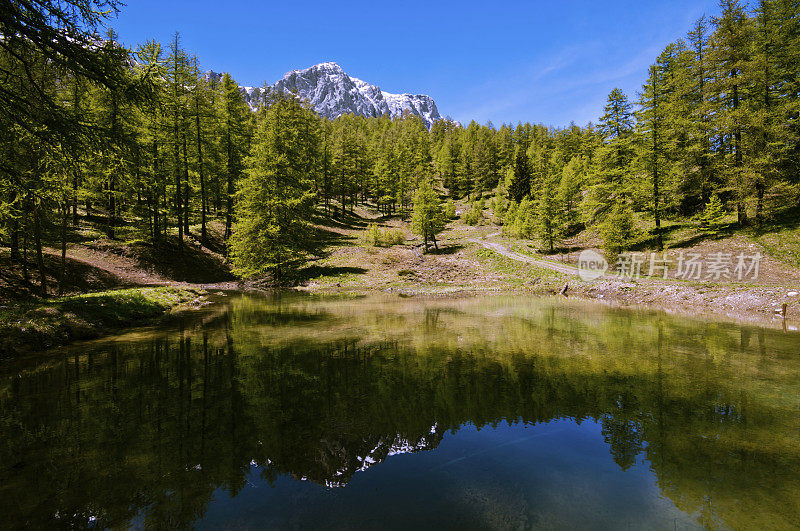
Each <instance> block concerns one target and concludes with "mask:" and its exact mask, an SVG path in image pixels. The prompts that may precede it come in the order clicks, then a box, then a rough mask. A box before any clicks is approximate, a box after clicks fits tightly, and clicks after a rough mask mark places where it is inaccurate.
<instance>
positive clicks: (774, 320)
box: [253, 279, 800, 331]
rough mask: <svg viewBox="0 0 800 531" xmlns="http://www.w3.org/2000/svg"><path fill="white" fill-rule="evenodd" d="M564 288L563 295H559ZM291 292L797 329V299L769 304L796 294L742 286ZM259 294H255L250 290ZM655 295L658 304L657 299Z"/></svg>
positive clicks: (603, 284) (577, 284) (600, 284)
mask: <svg viewBox="0 0 800 531" xmlns="http://www.w3.org/2000/svg"><path fill="white" fill-rule="evenodd" d="M564 284H568V286H569V287H568V290H567V294H566V295H561V294H560V291H561V289H562V287H563V285H564ZM294 289H295V290H296V291H300V292H303V293H308V294H312V295H322V296H333V295H346V294H347V295H360V294H363V295H367V294H375V293H385V294H394V295H397V296H399V297H403V298H456V297H479V296H503V295H513V296H525V295H528V296H535V297H565V298H567V299H577V300H583V301H589V302H596V303H600V304H603V305H605V306H608V307H611V308H619V309H628V310H639V311H649V312H663V313H665V314H667V315H681V316H686V317H698V318H702V319H704V320H717V321H726V322H731V323H735V324H750V325H755V326H764V327H768V328H773V329H783V330H784V331H797V330H800V296H792V297H788V296H784V297H782V299H784V300H786V301H787V304H788V307H789V309H788V312H787V316H786V318H785V319H783V318H782V317H781V316H780V314H779V313H776V312H775V311H774V309H773V308H778V309H780V305H781V304H782V303H773V302H769V300H768V299H769V298H770V297H774V295H775V294H776V293H777V292H783V293H792V292H795V293H797V292H798V291H800V290H797V289H795V288H787V287H784V286H766V285H764V286H761V285H758V286H745V285H731V286H726V285H724V284H719V283H717V284H713V283H707V284H705V283H704V284H700V285H697V286H695V285H680V284H678V283H656V282H652V283H650V282H639V283H634V282H630V281H620V280H601V281H594V282H584V281H581V280H579V279H569V280H567V279H564V280H561V281H560V282H550V283H547V282H545V283H542V284H539V285H534V286H525V287H519V288H509V287H507V286H502V287H498V288H497V289H493V288H486V287H469V286H447V287H444V288H443V287H441V286H427V287H426V286H424V285H419V286H417V287H415V286H402V287H394V286H390V287H387V288H379V287H370V286H361V287H359V286H348V287H330V286H325V287H309V286H300V287H297V288H294ZM253 291H254V292H258V291H259V290H253ZM658 297H660V300H656V299H657V298H658Z"/></svg>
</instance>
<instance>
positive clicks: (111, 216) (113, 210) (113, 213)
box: [108, 176, 117, 240]
mask: <svg viewBox="0 0 800 531" xmlns="http://www.w3.org/2000/svg"><path fill="white" fill-rule="evenodd" d="M115 181H116V179H115V178H114V177H113V176H112V177H111V178H110V179H109V181H108V237H109V238H111V239H112V240H113V239H114V238H115V237H116V236H115V234H114V227H115V226H116V224H117V197H116V194H115V188H116V183H115Z"/></svg>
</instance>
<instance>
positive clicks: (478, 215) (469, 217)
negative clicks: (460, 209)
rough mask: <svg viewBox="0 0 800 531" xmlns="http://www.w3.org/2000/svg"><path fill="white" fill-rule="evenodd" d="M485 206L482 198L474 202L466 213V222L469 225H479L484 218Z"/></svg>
mask: <svg viewBox="0 0 800 531" xmlns="http://www.w3.org/2000/svg"><path fill="white" fill-rule="evenodd" d="M484 206H485V205H484V202H483V200H482V199H481V200H480V201H475V202H473V203H472V206H471V207H470V209H469V210H467V212H466V213H464V223H466V224H467V225H479V224H480V222H481V221H482V220H483V208H484Z"/></svg>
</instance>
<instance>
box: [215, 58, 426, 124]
mask: <svg viewBox="0 0 800 531" xmlns="http://www.w3.org/2000/svg"><path fill="white" fill-rule="evenodd" d="M221 76H222V74H219V73H216V72H213V71H210V72H208V73H207V74H206V78H207V79H211V78H214V79H219V78H220V77H221ZM269 88H270V89H272V90H280V91H281V92H285V93H295V94H297V95H298V96H299V97H300V98H303V99H305V100H308V101H309V103H310V104H311V106H312V108H313V109H314V110H315V111H316V112H317V113H318V114H320V115H321V116H324V117H326V118H329V119H334V118H336V117H338V116H341V115H343V114H358V115H361V116H367V117H378V116H384V115H388V116H390V117H395V116H400V115H402V113H403V112H405V111H409V112H410V113H411V114H414V115H416V116H419V117H420V118H422V120H423V121H424V122H425V125H426V126H427V127H429V128H430V127H431V125H433V122H435V121H436V120H440V119H441V118H442V117H441V115H440V114H439V109H438V108H437V107H436V102H435V101H434V100H433V98H431V97H430V96H428V95H425V94H410V93H403V94H394V93H391V92H386V91H384V90H381V88H380V87H378V86H377V85H372V84H371V83H368V82H366V81H363V80H361V79H358V78H356V77H351V76H350V75H348V74H347V73H346V72H345V71H344V70H343V69H342V67H341V66H339V65H338V64H337V63H335V62H324V63H319V64H316V65H313V66H310V67H308V68H304V69H296V70H290V71H289V72H287V73H286V74H284V75H283V77H282V78H281V79H279V80H278V81H276V82H275V83H274V84H272V85H270V86H269ZM242 90H243V94H244V96H245V101H247V103H248V104H249V105H250V106H251V107H255V105H256V102H257V101H258V100H259V98H260V97H261V96H262V94H263V90H264V88H263V87H242Z"/></svg>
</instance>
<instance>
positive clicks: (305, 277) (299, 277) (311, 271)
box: [291, 264, 367, 282]
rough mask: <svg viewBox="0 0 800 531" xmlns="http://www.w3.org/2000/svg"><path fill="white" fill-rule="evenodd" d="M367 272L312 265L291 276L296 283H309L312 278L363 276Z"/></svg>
mask: <svg viewBox="0 0 800 531" xmlns="http://www.w3.org/2000/svg"><path fill="white" fill-rule="evenodd" d="M366 272H367V270H366V269H364V268H363V267H337V266H324V265H318V264H311V265H308V266H306V267H303V268H300V269H298V270H297V271H295V272H293V273H292V274H291V279H292V280H293V281H295V282H307V281H309V280H311V279H312V278H319V277H336V276H339V275H363V274H365V273H366Z"/></svg>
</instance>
